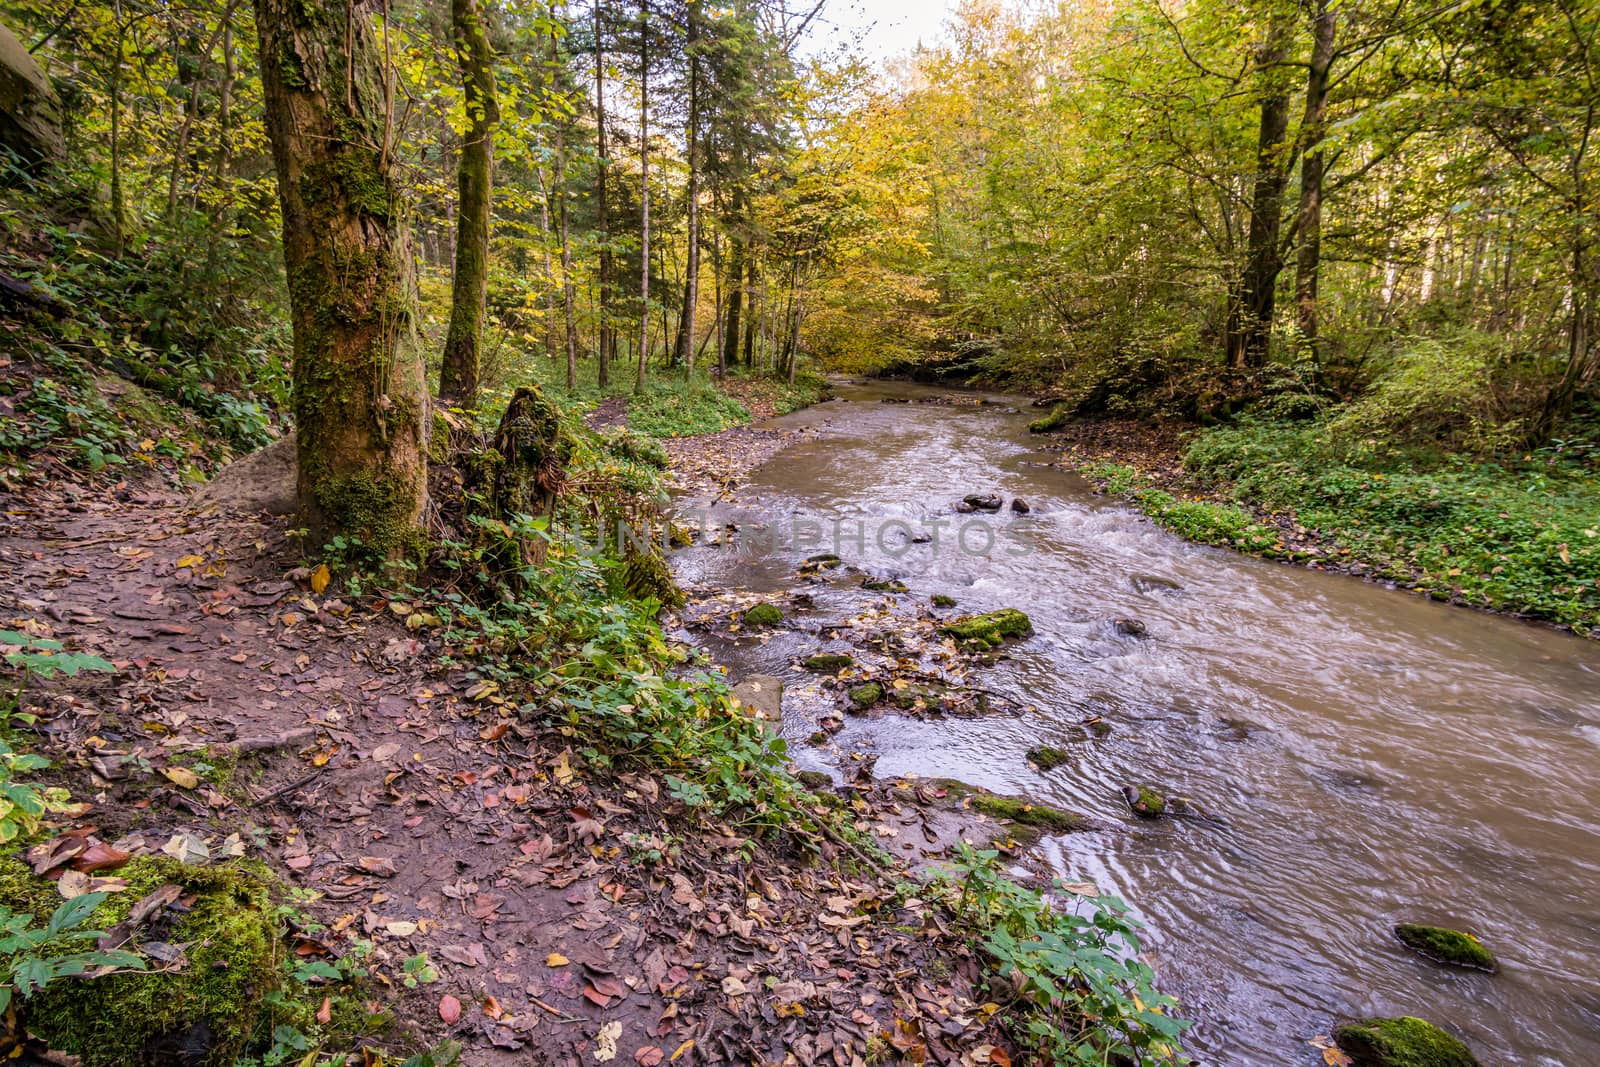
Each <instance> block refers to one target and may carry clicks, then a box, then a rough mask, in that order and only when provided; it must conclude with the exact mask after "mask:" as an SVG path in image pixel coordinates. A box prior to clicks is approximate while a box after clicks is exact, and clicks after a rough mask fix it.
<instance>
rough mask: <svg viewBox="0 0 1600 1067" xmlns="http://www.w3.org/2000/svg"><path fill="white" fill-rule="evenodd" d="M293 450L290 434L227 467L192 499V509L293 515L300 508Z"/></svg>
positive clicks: (190, 505) (190, 504)
mask: <svg viewBox="0 0 1600 1067" xmlns="http://www.w3.org/2000/svg"><path fill="white" fill-rule="evenodd" d="M294 449H295V444H294V434H293V433H288V434H285V435H284V436H282V437H280V438H278V440H276V441H274V442H272V444H270V445H268V446H267V447H266V448H263V449H261V450H260V451H259V452H252V453H250V455H248V456H245V457H244V458H243V459H240V460H235V461H234V462H232V463H230V464H228V465H227V466H226V467H223V468H222V469H221V470H220V471H218V472H217V476H216V477H215V478H213V479H211V481H209V482H207V483H206V484H205V485H203V486H201V487H200V489H199V490H198V491H197V492H195V494H194V495H193V496H191V497H190V498H189V507H190V509H191V510H194V511H208V510H217V511H234V512H241V513H247V514H255V513H256V512H262V511H265V512H267V513H268V514H271V515H292V514H293V513H294V512H295V510H296V509H297V507H298V501H297V499H296V497H295V477H296V470H297V466H296V463H295V451H294Z"/></svg>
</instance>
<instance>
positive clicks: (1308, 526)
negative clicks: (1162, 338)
mask: <svg viewBox="0 0 1600 1067" xmlns="http://www.w3.org/2000/svg"><path fill="white" fill-rule="evenodd" d="M1047 439H1048V440H1050V441H1051V443H1052V445H1053V447H1055V448H1056V449H1057V450H1058V451H1059V453H1060V458H1059V460H1058V463H1059V464H1060V465H1061V466H1063V467H1065V468H1068V469H1072V470H1076V471H1078V472H1080V473H1083V474H1085V475H1087V476H1089V477H1091V478H1093V479H1094V480H1095V482H1096V484H1097V485H1098V486H1099V487H1100V489H1101V490H1102V491H1104V492H1107V493H1111V494H1115V495H1119V496H1123V497H1125V498H1127V499H1128V500H1129V501H1130V502H1132V503H1133V504H1134V505H1135V506H1137V507H1139V508H1140V509H1141V510H1142V511H1144V512H1145V513H1146V514H1147V515H1149V516H1150V517H1151V518H1152V519H1154V520H1155V521H1156V522H1157V523H1159V524H1160V525H1162V526H1164V527H1166V528H1167V529H1170V530H1172V531H1173V532H1175V533H1178V534H1180V535H1182V536H1184V537H1186V538H1188V539H1190V540H1193V541H1198V542H1201V543H1204V544H1215V545H1221V546H1223V547H1227V548H1232V549H1235V550H1238V551H1242V552H1247V553H1249V554H1252V555H1257V556H1262V557H1265V558H1270V559H1282V560H1287V561H1290V562H1295V563H1301V564H1304V565H1307V566H1310V567H1314V568H1317V569H1321V570H1329V571H1335V572H1339V573H1345V574H1352V575H1357V576H1360V577H1363V578H1367V579H1370V580H1373V581H1379V582H1383V583H1385V584H1389V585H1394V586H1397V587H1400V588H1404V589H1410V590H1414V591H1416V592H1417V593H1419V594H1421V595H1424V596H1427V597H1429V598H1431V599H1434V600H1439V601H1446V602H1449V603H1453V604H1460V605H1465V606H1468V607H1473V608H1478V609H1481V610H1488V611H1494V612H1499V613H1503V614H1508V615H1514V616H1517V617H1520V618H1527V619H1531V620H1536V621H1541V622H1546V623H1550V624H1553V625H1556V626H1560V627H1563V628H1566V629H1571V630H1574V631H1575V632H1578V633H1580V634H1584V635H1587V636H1594V634H1595V632H1596V629H1597V627H1600V473H1597V472H1596V471H1595V470H1594V469H1593V461H1592V460H1591V459H1588V458H1587V457H1585V456H1583V455H1573V454H1571V453H1567V454H1563V453H1561V452H1559V451H1552V450H1546V451H1543V452H1540V453H1529V454H1527V455H1524V456H1521V457H1515V458H1513V459H1511V460H1506V461H1501V462H1486V461H1473V460H1470V459H1467V458H1465V457H1458V456H1439V455H1435V456H1422V455H1417V454H1409V455H1407V454H1400V453H1390V454H1382V453H1370V452H1369V453H1367V454H1364V455H1363V454H1359V453H1357V454H1352V453H1350V452H1349V451H1347V450H1336V449H1334V448H1333V447H1331V446H1330V445H1329V443H1328V442H1327V440H1326V439H1325V438H1324V437H1323V436H1322V435H1320V434H1319V433H1318V431H1317V428H1316V427H1315V426H1314V425H1308V424H1303V423H1302V424H1285V423H1247V424H1242V425H1240V426H1236V427H1227V428H1215V429H1209V430H1185V429H1180V428H1174V427H1172V426H1170V425H1163V426H1158V425H1152V424H1150V423H1144V422H1138V421H1133V420H1078V421H1074V422H1069V423H1067V424H1066V425H1065V426H1064V427H1062V428H1061V429H1060V430H1059V431H1057V432H1054V433H1051V434H1049V435H1047Z"/></svg>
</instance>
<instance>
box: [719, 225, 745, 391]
mask: <svg viewBox="0 0 1600 1067" xmlns="http://www.w3.org/2000/svg"><path fill="white" fill-rule="evenodd" d="M738 206H739V205H738V204H737V202H736V203H735V204H734V210H735V212H736V213H737V211H738ZM735 217H737V214H736V215H735ZM728 241H729V243H730V244H731V245H732V246H733V248H732V250H731V251H730V252H729V253H728V286H727V289H728V314H727V315H726V317H725V318H724V319H723V322H724V326H723V334H722V373H723V374H724V375H726V374H727V372H728V368H729V367H730V366H732V365H733V364H735V363H737V362H738V360H739V310H740V308H739V305H740V304H742V303H743V302H744V242H743V241H741V240H740V239H739V238H738V236H737V235H731V236H730V237H729V238H728Z"/></svg>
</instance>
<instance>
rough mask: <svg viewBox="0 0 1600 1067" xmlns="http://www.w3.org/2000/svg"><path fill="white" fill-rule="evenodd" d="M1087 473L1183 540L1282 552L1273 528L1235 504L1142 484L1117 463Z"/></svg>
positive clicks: (1262, 552) (1257, 552) (1273, 553)
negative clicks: (1183, 496)
mask: <svg viewBox="0 0 1600 1067" xmlns="http://www.w3.org/2000/svg"><path fill="white" fill-rule="evenodd" d="M1088 473H1089V474H1090V475H1091V476H1092V477H1094V478H1097V479H1099V480H1100V481H1101V482H1103V483H1104V485H1105V489H1106V491H1107V492H1109V493H1115V494H1117V495H1118V496H1126V497H1128V498H1129V499H1130V500H1132V501H1133V502H1134V503H1136V504H1138V505H1139V510H1140V511H1143V512H1144V513H1145V514H1146V515H1148V516H1150V518H1152V519H1154V520H1155V521H1156V523H1157V525H1160V526H1162V527H1164V528H1165V529H1168V530H1171V531H1172V532H1173V533H1175V534H1177V535H1178V536H1180V537H1183V538H1185V539H1187V540H1190V541H1195V542H1198V543H1199V544H1203V545H1220V546H1222V547H1223V548H1234V549H1238V550H1239V551H1241V552H1250V553H1253V554H1255V555H1262V556H1278V555H1283V554H1284V550H1283V548H1282V546H1281V544H1280V543H1279V540H1278V534H1277V531H1276V530H1274V529H1273V528H1272V527H1271V526H1267V525H1265V524H1263V523H1260V522H1257V521H1256V520H1255V519H1254V518H1253V517H1252V516H1251V514H1250V513H1249V512H1248V511H1246V510H1245V509H1243V508H1241V507H1238V506H1237V505H1234V504H1222V503H1217V502H1215V501H1210V500H1185V499H1183V498H1180V497H1176V496H1173V495H1172V494H1171V493H1169V492H1167V491H1166V490H1165V489H1157V488H1155V487H1153V486H1149V485H1147V484H1145V481H1144V478H1143V477H1142V476H1141V475H1140V474H1139V472H1138V471H1136V470H1134V469H1133V468H1132V467H1126V466H1122V465H1121V464H1116V463H1101V464H1097V465H1095V466H1093V467H1090V468H1089V472H1088Z"/></svg>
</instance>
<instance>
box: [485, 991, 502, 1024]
mask: <svg viewBox="0 0 1600 1067" xmlns="http://www.w3.org/2000/svg"><path fill="white" fill-rule="evenodd" d="M483 1013H484V1014H485V1015H487V1016H488V1017H489V1018H491V1019H498V1018H500V1016H501V1015H502V1014H504V1012H503V1011H502V1010H501V1007H500V1002H499V1001H498V1000H496V999H495V998H494V994H492V993H491V994H490V995H489V996H487V997H484V998H483Z"/></svg>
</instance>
